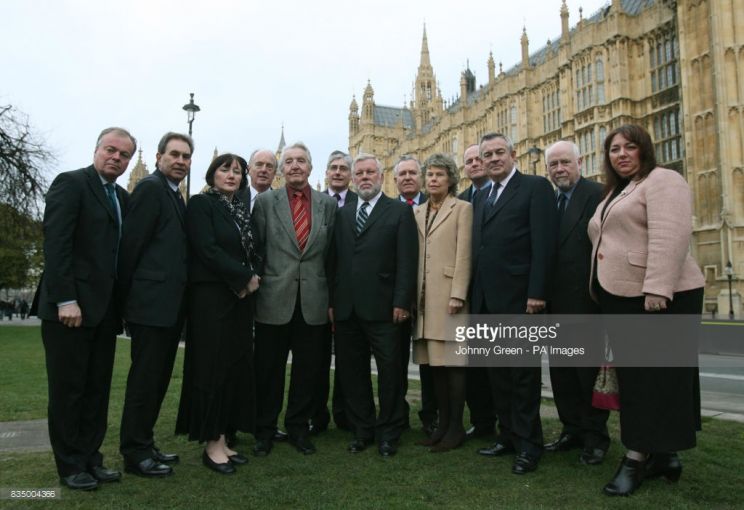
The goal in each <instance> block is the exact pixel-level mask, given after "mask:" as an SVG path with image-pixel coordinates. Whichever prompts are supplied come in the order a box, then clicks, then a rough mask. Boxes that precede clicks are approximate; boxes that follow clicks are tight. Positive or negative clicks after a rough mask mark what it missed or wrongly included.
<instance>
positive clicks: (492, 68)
mask: <svg viewBox="0 0 744 510" xmlns="http://www.w3.org/2000/svg"><path fill="white" fill-rule="evenodd" d="M495 79H496V63H495V62H494V61H493V52H492V51H489V52H488V83H493V82H494V80H495Z"/></svg>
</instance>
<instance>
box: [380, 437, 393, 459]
mask: <svg viewBox="0 0 744 510" xmlns="http://www.w3.org/2000/svg"><path fill="white" fill-rule="evenodd" d="M377 452H378V453H379V454H380V455H382V456H383V457H392V456H393V455H395V454H396V453H398V447H397V446H396V445H395V442H394V441H380V444H379V445H378V446H377Z"/></svg>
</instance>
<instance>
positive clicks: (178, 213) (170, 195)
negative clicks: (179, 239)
mask: <svg viewBox="0 0 744 510" xmlns="http://www.w3.org/2000/svg"><path fill="white" fill-rule="evenodd" d="M153 173H154V174H155V175H157V176H158V178H159V179H160V184H162V185H163V187H164V188H165V193H166V195H168V201H169V202H170V203H171V205H172V206H173V207H174V209H175V210H176V216H178V220H179V221H180V222H181V225H183V224H184V218H183V212H182V211H181V207H180V205H179V204H178V199H177V198H176V193H175V192H174V191H173V190H172V189H171V187H170V184H168V178H167V177H166V176H165V175H164V174H163V173H162V172H161V171H160V170H155V171H154V172H153ZM223 209H224V207H223Z"/></svg>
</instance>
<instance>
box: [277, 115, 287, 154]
mask: <svg viewBox="0 0 744 510" xmlns="http://www.w3.org/2000/svg"><path fill="white" fill-rule="evenodd" d="M286 145H287V142H286V141H285V140H284V122H282V136H281V137H280V138H279V146H278V147H277V149H276V152H278V153H281V152H282V150H283V149H284V147H285V146H286Z"/></svg>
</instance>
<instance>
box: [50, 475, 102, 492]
mask: <svg viewBox="0 0 744 510" xmlns="http://www.w3.org/2000/svg"><path fill="white" fill-rule="evenodd" d="M59 481H60V482H62V485H66V486H67V487H69V488H70V489H72V490H76V491H92V490H94V489H97V488H98V481H97V480H96V479H95V478H93V476H92V475H91V474H90V473H85V472H83V473H75V474H74V475H70V476H63V477H62V478H60V479H59Z"/></svg>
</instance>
